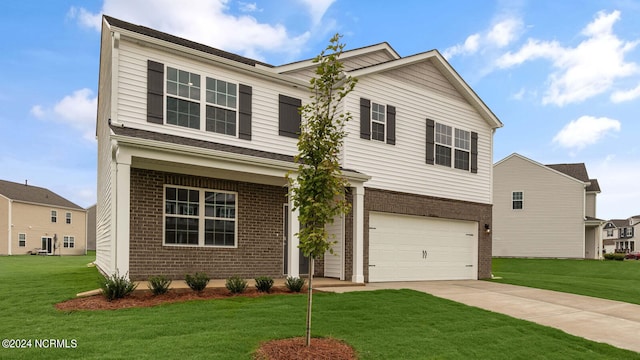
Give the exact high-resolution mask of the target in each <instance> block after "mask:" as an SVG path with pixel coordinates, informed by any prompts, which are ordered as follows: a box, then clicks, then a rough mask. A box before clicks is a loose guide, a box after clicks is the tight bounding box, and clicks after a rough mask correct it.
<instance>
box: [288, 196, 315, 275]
mask: <svg viewBox="0 0 640 360" xmlns="http://www.w3.org/2000/svg"><path fill="white" fill-rule="evenodd" d="M282 209H283V210H282V218H283V221H282V223H283V224H284V226H283V231H282V237H283V243H284V274H285V275H287V274H288V273H289V205H288V204H284V206H283V207H282ZM298 252H299V254H300V255H299V259H300V264H299V268H298V273H299V274H300V275H306V274H308V273H309V258H308V257H306V256H304V255H302V250H300V249H298Z"/></svg>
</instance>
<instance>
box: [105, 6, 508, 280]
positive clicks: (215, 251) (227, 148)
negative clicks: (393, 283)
mask: <svg viewBox="0 0 640 360" xmlns="http://www.w3.org/2000/svg"><path fill="white" fill-rule="evenodd" d="M341 60H342V61H343V63H344V65H345V72H346V73H348V74H349V75H352V76H355V77H357V78H358V79H359V82H358V84H357V86H356V89H355V91H353V92H352V93H350V94H349V96H348V97H347V98H346V99H345V100H344V101H343V103H342V104H340V107H341V111H343V112H345V113H346V112H348V113H350V114H352V116H353V121H351V122H349V123H348V124H347V128H346V130H347V132H348V136H347V138H346V139H345V142H344V147H343V149H342V153H341V155H342V167H343V173H344V175H345V176H346V178H347V179H348V181H349V183H350V187H349V189H348V195H347V196H348V200H349V201H350V203H351V204H352V206H351V212H350V213H349V214H347V215H346V216H343V217H340V218H337V219H335V220H336V221H335V222H334V223H333V224H332V225H331V226H330V227H329V231H330V233H331V234H333V237H332V239H333V240H334V241H335V242H336V243H335V245H334V254H331V255H329V254H327V255H326V256H325V257H324V258H323V259H317V260H316V261H317V263H316V275H320V276H325V277H335V278H339V279H346V280H351V281H354V282H365V281H371V282H373V281H387V280H427V279H477V278H487V277H490V276H491V234H490V231H489V230H490V229H491V227H492V220H491V216H492V214H491V206H492V205H491V203H492V197H491V191H492V171H493V168H492V149H493V134H494V132H495V130H496V129H497V128H499V127H501V126H502V123H501V122H500V121H499V120H498V118H497V117H496V116H495V115H494V114H493V113H492V112H491V110H490V109H489V108H488V107H487V106H486V105H485V104H484V103H483V102H482V100H481V99H480V98H479V97H478V96H477V94H475V93H474V91H473V90H472V89H471V88H470V87H469V86H468V85H467V84H466V83H465V82H464V81H463V80H462V78H460V76H459V75H458V74H457V73H456V71H454V69H453V68H452V67H451V66H450V65H449V64H448V63H447V61H446V60H445V59H444V58H443V57H442V55H441V54H440V53H439V52H438V51H435V50H432V51H428V52H424V53H420V54H416V55H413V56H408V57H401V56H399V55H398V54H397V53H396V52H395V51H394V50H393V48H391V46H389V44H387V43H381V44H376V45H372V46H368V47H364V48H359V49H355V50H350V51H346V52H345V53H344V54H343V56H342V57H341ZM314 69H315V65H314V64H313V62H312V61H311V60H305V61H300V62H296V63H292V64H287V65H282V66H272V65H269V64H266V63H263V62H260V61H256V60H252V59H248V58H245V57H242V56H238V55H236V54H231V53H228V52H225V51H221V50H219V49H215V48H211V47H208V46H205V45H202V44H198V43H195V42H192V41H189V40H186V39H183V38H179V37H176V36H173V35H170V34H166V33H163V32H160V31H157V30H154V29H150V28H147V27H143V26H139V25H134V24H131V23H128V22H125V21H121V20H118V19H114V18H112V17H108V16H104V17H103V24H102V40H101V55H100V77H99V95H98V117H97V137H98V157H99V160H98V204H97V234H96V238H97V239H96V248H97V256H96V264H97V265H98V267H99V269H100V270H101V271H102V272H103V273H106V274H111V273H113V272H115V271H118V272H119V273H120V274H124V273H126V272H128V274H129V276H130V277H131V278H132V279H144V278H147V277H148V276H151V275H158V274H163V275H166V276H170V277H172V278H182V277H183V276H184V274H185V273H190V272H195V271H204V272H207V273H208V274H209V275H210V276H212V277H214V278H224V277H228V276H231V275H238V276H243V277H253V276H260V275H265V276H273V277H283V276H286V275H289V276H298V275H300V274H302V273H304V270H305V269H306V266H305V264H304V262H305V259H304V258H303V257H301V256H300V253H299V249H298V248H297V245H298V239H297V237H296V233H297V232H298V229H299V228H300V224H299V222H298V217H297V212H296V211H292V206H291V203H290V202H289V200H288V198H287V193H288V188H287V186H288V184H287V182H286V181H285V174H287V173H288V172H290V171H295V170H296V164H295V163H294V161H293V158H294V155H295V154H296V153H297V147H296V143H297V137H298V132H299V126H300V122H301V117H300V114H299V113H298V110H297V109H298V107H299V106H301V105H302V104H304V103H306V102H308V101H309V95H310V92H309V90H308V86H309V80H310V78H311V77H312V76H313V74H314ZM294 175H295V174H294Z"/></svg>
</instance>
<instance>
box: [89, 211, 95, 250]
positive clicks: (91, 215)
mask: <svg viewBox="0 0 640 360" xmlns="http://www.w3.org/2000/svg"><path fill="white" fill-rule="evenodd" d="M95 249H96V205H93V206H91V207H89V208H88V209H87V250H95Z"/></svg>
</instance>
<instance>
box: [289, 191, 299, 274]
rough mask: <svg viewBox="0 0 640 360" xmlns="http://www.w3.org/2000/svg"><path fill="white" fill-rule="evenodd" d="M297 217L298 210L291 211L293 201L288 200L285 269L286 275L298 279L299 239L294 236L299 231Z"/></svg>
mask: <svg viewBox="0 0 640 360" xmlns="http://www.w3.org/2000/svg"><path fill="white" fill-rule="evenodd" d="M299 215H300V212H299V211H298V209H295V210H293V201H291V199H289V214H288V216H289V229H288V230H287V231H288V232H289V233H288V234H287V239H289V246H287V251H288V254H287V259H288V264H287V269H289V271H288V274H287V275H288V276H291V277H300V249H298V245H299V244H300V239H299V238H298V236H297V235H296V234H297V233H298V232H299V231H300V221H299V220H298V216H299Z"/></svg>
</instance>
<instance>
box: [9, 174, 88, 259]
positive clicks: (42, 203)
mask: <svg viewBox="0 0 640 360" xmlns="http://www.w3.org/2000/svg"><path fill="white" fill-rule="evenodd" d="M86 239H87V213H86V211H85V210H84V209H83V208H82V207H80V206H78V205H76V204H74V203H72V202H71V201H69V200H67V199H65V198H63V197H62V196H60V195H58V194H56V193H54V192H53V191H51V190H48V189H45V188H42V187H38V186H33V185H28V184H27V183H26V182H25V183H24V184H20V183H15V182H11V181H4V180H0V255H24V254H41V255H83V254H86V249H87V245H86Z"/></svg>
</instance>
